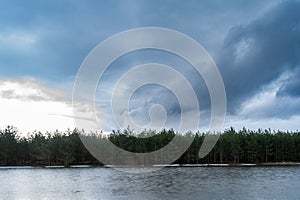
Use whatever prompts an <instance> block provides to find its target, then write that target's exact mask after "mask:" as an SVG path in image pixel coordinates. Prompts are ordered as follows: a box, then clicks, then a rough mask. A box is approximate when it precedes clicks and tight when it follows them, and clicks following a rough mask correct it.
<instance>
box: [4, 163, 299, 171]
mask: <svg viewBox="0 0 300 200" xmlns="http://www.w3.org/2000/svg"><path fill="white" fill-rule="evenodd" d="M284 166H300V163H298V162H270V163H208V164H169V165H160V164H159V165H152V166H144V165H139V166H129V165H126V166H121V165H118V166H116V165H70V166H68V167H65V166H63V165H53V166H29V165H28V166H27V165H20V166H0V170H1V169H37V168H41V169H69V168H71V169H72V168H130V167H133V168H143V167H144V168H151V167H153V168H156V167H165V168H171V167H172V168H173V167H178V168H180V167H284Z"/></svg>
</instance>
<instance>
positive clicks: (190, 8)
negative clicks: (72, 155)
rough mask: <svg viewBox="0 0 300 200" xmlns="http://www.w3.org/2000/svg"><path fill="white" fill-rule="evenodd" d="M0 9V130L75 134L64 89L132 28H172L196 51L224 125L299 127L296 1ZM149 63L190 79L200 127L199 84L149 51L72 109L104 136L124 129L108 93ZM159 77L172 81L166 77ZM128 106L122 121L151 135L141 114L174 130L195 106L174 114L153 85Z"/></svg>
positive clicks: (203, 104) (170, 58)
mask: <svg viewBox="0 0 300 200" xmlns="http://www.w3.org/2000/svg"><path fill="white" fill-rule="evenodd" d="M0 4H1V6H0V112H1V115H0V127H1V128H3V127H5V126H7V125H13V126H15V127H17V128H18V129H19V130H20V132H22V133H27V132H31V131H34V130H38V131H42V132H45V131H55V130H56V129H58V130H66V129H68V128H70V129H73V128H74V127H76V123H75V121H74V117H73V108H72V91H73V84H74V81H75V78H76V74H77V72H78V70H79V68H80V66H81V64H82V62H83V61H84V59H85V58H86V56H87V55H88V54H89V53H90V52H91V51H92V50H93V48H95V47H96V46H97V45H98V44H99V43H100V42H102V41H104V40H105V39H107V38H108V37H110V36H112V35H114V34H117V33H119V32H122V31H126V30H129V29H133V28H141V27H163V28H168V29H173V30H176V31H179V32H181V33H184V34H186V35H188V36H189V37H191V38H193V39H194V40H196V41H197V42H198V43H199V44H201V45H202V46H203V47H204V48H205V50H206V51H207V52H208V53H209V55H210V56H211V57H212V59H213V60H214V62H215V63H216V65H217V67H218V69H219V71H220V73H221V76H222V78H223V81H224V86H225V90H226V97H227V113H226V115H227V116H226V119H225V123H224V128H228V127H230V126H233V127H235V128H236V129H240V128H242V127H246V128H249V129H258V128H263V129H264V128H271V129H274V130H277V129H280V130H297V129H298V128H299V122H300V79H299V78H300V1H282V0H270V1H268V0H265V1H260V0H254V1H225V2H224V1H219V0H212V1H198V0H190V1H180V0H172V1H171V0H164V1H158V0H153V1H145V0H128V1H122V0H113V1H96V0H95V1H79V0H78V1H76V0H75V1H67V0H61V1H33V0H28V1H15V0H11V1H4V0H0ZM100 59H101V58H100ZM151 62H156V63H162V64H165V65H169V66H173V67H174V68H175V69H177V70H178V71H179V72H180V73H181V74H182V75H184V76H185V77H186V79H187V80H189V81H190V84H191V85H192V87H193V89H194V90H195V93H196V96H197V99H198V101H199V106H200V109H201V123H200V124H201V127H199V129H201V130H205V128H206V126H205V124H208V120H209V117H210V111H211V102H210V96H209V93H208V91H207V88H206V86H205V82H204V81H203V80H202V79H201V77H199V76H196V75H195V73H194V71H193V69H192V67H191V66H189V64H188V63H186V62H185V61H184V60H182V59H180V58H178V57H176V56H174V55H172V54H170V53H167V52H162V51H158V50H140V51H136V52H131V53H128V54H126V55H124V56H121V57H120V58H119V59H117V60H116V61H114V62H113V63H112V64H111V66H109V68H108V70H107V71H106V72H105V74H104V76H103V79H101V80H102V81H100V82H99V85H98V88H97V91H96V94H95V101H96V103H95V106H94V105H91V104H89V103H87V102H86V101H84V100H82V101H76V102H75V103H74V105H76V106H79V107H80V108H82V112H83V113H89V112H92V111H93V110H97V119H98V120H99V124H101V127H102V129H103V130H105V131H110V130H112V129H117V128H124V127H126V120H125V118H124V115H123V114H124V112H123V110H118V111H117V113H118V114H117V115H118V116H116V118H117V119H118V117H119V118H121V127H118V126H116V123H115V121H114V117H113V115H112V106H111V101H110V100H109V97H111V95H112V89H113V88H114V87H115V85H116V83H117V82H118V80H120V78H121V77H122V75H123V74H124V73H125V72H126V71H128V70H130V69H132V67H134V66H137V65H141V64H145V63H151ZM146 76H148V75H147V74H146V75H145V77H146ZM149 76H151V74H150V75H149ZM161 76H162V77H164V78H166V79H167V80H169V81H170V82H175V84H176V80H174V77H172V76H168V74H161ZM145 77H143V76H137V77H135V79H134V81H138V80H139V79H141V80H142V79H144V78H145ZM177 83H178V82H177ZM127 84H130V83H127ZM123 86H124V85H123ZM123 92H124V91H123ZM82 95H83V96H84V94H82ZM115 101H116V102H115V104H116V105H119V104H124V102H122V100H121V99H120V100H119V99H116V100H115ZM158 105H161V106H162V107H164V109H163V112H162V108H161V106H158ZM128 107H129V108H128V109H129V113H130V115H131V117H132V118H133V119H134V120H135V121H136V122H137V123H139V124H141V125H142V126H143V127H145V128H156V127H155V126H154V127H152V125H153V124H152V125H151V123H150V125H149V120H150V121H151V120H152V118H151V116H152V115H151V112H150V114H149V113H148V111H149V109H150V110H151V111H153V113H154V116H155V117H154V118H153V119H157V123H159V122H160V121H161V118H160V117H167V119H166V120H165V121H164V122H165V124H164V126H165V127H166V128H172V127H173V128H176V127H177V126H178V124H179V120H180V116H181V115H182V114H184V113H186V112H191V111H193V109H196V107H189V108H180V102H178V100H177V99H176V95H174V93H172V92H171V91H170V90H168V89H167V88H164V87H162V86H161V85H155V84H152V85H151V84H150V85H145V86H142V87H140V88H138V89H137V90H136V91H135V92H134V93H133V94H132V96H131V99H130V102H129V105H128ZM120 109H123V108H121V107H120ZM153 113H152V114H153ZM155 113H158V114H157V115H155ZM87 120H89V119H87ZM122 120H123V121H122ZM154 123H156V122H155V121H154Z"/></svg>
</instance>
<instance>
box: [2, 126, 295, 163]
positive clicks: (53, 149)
mask: <svg viewBox="0 0 300 200" xmlns="http://www.w3.org/2000/svg"><path fill="white" fill-rule="evenodd" d="M82 133H83V131H79V130H78V129H74V130H67V131H65V132H59V131H55V132H54V133H41V132H38V131H35V132H33V133H29V134H28V135H27V136H21V135H22V134H21V133H19V132H18V130H17V129H16V128H15V127H13V126H8V127H6V128H4V129H1V130H0V165H2V166H7V165H18V166H19V165H20V166H23V165H24V166H48V165H49V166H50V165H64V166H70V165H82V164H88V165H101V163H100V162H99V161H97V160H96V159H95V158H94V157H93V156H92V155H91V154H90V153H89V152H88V151H87V149H86V148H85V147H84V145H83V144H82V142H81V139H80V134H82ZM175 134H176V133H175V131H174V130H172V129H171V130H162V131H159V132H156V131H152V130H148V131H143V132H141V133H139V134H138V136H139V137H137V134H133V131H132V130H130V129H129V128H128V129H125V130H123V131H112V133H111V134H110V135H108V137H106V138H107V139H109V140H110V141H111V142H113V143H114V144H116V145H117V146H119V147H120V148H122V149H124V150H127V151H131V152H139V153H144V152H151V151H155V150H158V149H160V148H162V147H163V146H165V145H167V144H168V143H169V142H170V141H171V140H172V139H173V138H174V136H175ZM205 136H206V133H199V132H196V133H192V132H189V133H186V134H181V135H180V137H182V139H185V138H187V137H189V138H191V137H194V140H193V142H192V144H191V145H190V147H189V148H188V149H187V151H186V152H185V153H184V154H183V155H182V156H181V157H180V158H179V159H178V160H176V161H175V162H174V163H176V164H203V163H236V164H238V163H269V162H300V132H299V131H294V132H289V131H286V132H282V131H279V130H278V131H271V130H270V129H266V130H262V129H258V130H256V131H253V130H248V129H246V128H243V129H241V130H238V131H237V130H235V129H234V128H230V129H227V130H225V131H224V132H223V133H222V134H221V135H220V138H219V140H218V142H217V144H216V145H215V146H214V148H213V149H212V151H211V152H210V153H209V154H208V155H207V156H206V157H204V158H202V159H200V158H199V156H198V152H199V149H200V147H201V145H202V143H203V140H204V138H205Z"/></svg>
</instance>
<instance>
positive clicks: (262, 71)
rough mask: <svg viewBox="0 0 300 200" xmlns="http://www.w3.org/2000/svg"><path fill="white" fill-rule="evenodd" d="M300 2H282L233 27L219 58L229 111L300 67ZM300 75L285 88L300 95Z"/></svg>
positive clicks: (289, 92)
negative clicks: (299, 78) (267, 85)
mask: <svg viewBox="0 0 300 200" xmlns="http://www.w3.org/2000/svg"><path fill="white" fill-rule="evenodd" d="M299 27H300V2H299V1H289V2H283V3H280V4H278V5H276V6H274V7H273V8H271V9H270V10H269V11H267V12H266V13H265V14H263V15H262V16H260V17H258V18H256V19H255V20H253V21H251V22H250V23H249V24H241V25H238V26H234V27H232V28H231V30H230V31H229V33H228V34H227V36H226V38H225V40H224V45H223V48H222V49H221V53H220V55H221V56H220V57H219V59H218V61H217V63H218V66H219V67H220V69H221V71H222V74H223V79H224V81H225V86H226V92H227V97H228V104H229V105H228V106H229V111H230V112H234V111H235V109H236V108H237V105H239V104H240V103H241V102H242V101H244V100H245V99H247V98H249V97H251V96H253V95H254V94H255V93H256V92H258V91H259V90H260V89H261V88H262V86H264V85H266V84H269V83H271V82H272V81H274V80H276V79H277V78H279V76H280V75H281V74H282V73H284V72H287V71H293V70H295V69H297V68H300V65H299V64H300V28H299ZM299 83H300V82H299V81H298V77H293V80H291V81H290V83H288V84H287V85H286V86H285V87H284V88H283V89H282V91H281V92H282V93H285V95H292V94H299V93H300V87H299Z"/></svg>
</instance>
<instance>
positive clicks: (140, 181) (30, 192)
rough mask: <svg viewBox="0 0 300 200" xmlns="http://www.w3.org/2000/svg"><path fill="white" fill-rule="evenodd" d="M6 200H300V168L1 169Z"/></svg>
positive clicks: (1, 188)
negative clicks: (131, 171) (123, 170)
mask: <svg viewBox="0 0 300 200" xmlns="http://www.w3.org/2000/svg"><path fill="white" fill-rule="evenodd" d="M0 181H1V182H0V195H1V196H0V199H298V198H299V197H300V167H240V168H234V167H224V168H223V167H207V168H205V167H193V168H189V167H185V168H179V167H178V168H165V169H162V170H159V171H155V172H150V173H139V174H133V173H124V172H120V171H116V170H114V169H110V168H70V169H43V168H27V169H20V168H16V169H12V168H7V169H4V168H1V169H0Z"/></svg>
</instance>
